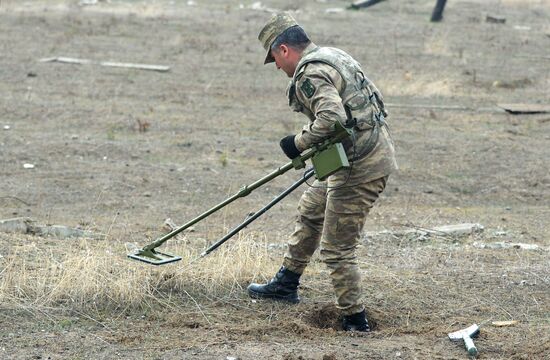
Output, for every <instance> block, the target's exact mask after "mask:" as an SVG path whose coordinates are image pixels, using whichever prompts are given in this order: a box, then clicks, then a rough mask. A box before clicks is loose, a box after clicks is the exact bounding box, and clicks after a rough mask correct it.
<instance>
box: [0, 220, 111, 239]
mask: <svg viewBox="0 0 550 360" xmlns="http://www.w3.org/2000/svg"><path fill="white" fill-rule="evenodd" d="M0 231H1V232H6V233H19V234H32V235H39V236H53V237H56V238H58V239H66V238H78V237H86V238H92V239H97V238H102V237H103V235H99V234H96V233H93V232H91V231H87V230H82V229H76V228H70V227H67V226H62V225H37V224H34V220H32V219H31V218H28V217H21V218H13V219H5V220H0Z"/></svg>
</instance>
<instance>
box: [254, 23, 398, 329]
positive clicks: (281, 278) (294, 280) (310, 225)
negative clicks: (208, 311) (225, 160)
mask: <svg viewBox="0 0 550 360" xmlns="http://www.w3.org/2000/svg"><path fill="white" fill-rule="evenodd" d="M258 38H259V40H260V42H261V43H262V45H263V46H264V48H265V50H266V51H267V56H266V58H265V62H264V63H265V64H268V63H272V62H275V65H276V66H277V69H281V70H283V71H284V72H285V73H286V74H287V75H288V77H290V78H292V80H291V81H290V84H289V87H288V89H287V93H288V99H289V105H290V107H291V108H292V109H293V110H294V111H297V112H302V113H304V114H305V115H306V116H307V117H308V118H309V122H308V124H307V125H305V126H304V127H303V129H302V130H301V132H300V133H298V134H296V135H289V136H286V137H284V138H283V139H282V140H281V142H280V146H281V148H282V150H283V152H284V153H285V154H286V155H287V156H288V157H289V158H290V159H293V158H295V157H297V156H299V155H300V153H301V152H302V151H304V150H306V149H308V148H310V147H311V146H312V145H314V144H317V143H320V142H323V141H324V140H325V139H327V138H328V137H330V136H331V134H332V132H333V131H334V124H335V123H336V122H337V121H338V122H340V123H341V124H343V125H345V126H346V127H348V128H353V134H354V135H353V136H352V137H350V138H349V139H346V141H345V142H344V148H345V149H346V154H347V156H348V159H349V161H350V168H348V169H345V168H344V169H341V170H339V171H337V172H336V173H334V174H333V175H331V176H329V177H328V179H327V180H326V181H318V180H316V181H315V182H314V183H313V185H312V186H311V187H309V188H308V189H307V190H306V191H305V192H304V194H303V195H302V197H301V199H300V202H299V205H298V212H299V216H298V220H297V222H296V227H295V231H294V233H293V234H292V235H291V237H290V239H289V241H288V251H287V252H286V253H285V256H284V261H283V266H282V267H281V268H280V270H279V271H278V272H277V274H276V275H275V277H273V279H271V280H270V281H269V282H268V283H267V284H263V285H260V284H251V285H250V286H249V287H248V293H249V295H250V296H251V297H253V298H269V299H276V300H283V301H287V302H290V303H298V302H299V301H300V298H299V297H298V291H297V290H298V285H299V278H300V276H301V274H302V273H303V272H304V269H305V268H306V266H307V264H308V262H309V260H310V258H311V256H312V255H313V253H314V251H315V250H316V249H317V248H318V247H319V245H320V247H321V250H320V254H321V258H322V260H323V261H324V262H325V263H326V265H327V266H328V268H329V270H330V277H331V280H332V285H333V287H334V292H335V294H336V300H337V307H338V308H339V309H341V311H342V314H343V316H344V317H343V328H344V330H346V331H364V332H367V331H370V328H369V324H368V321H367V318H366V316H365V308H364V306H363V304H362V302H361V295H362V291H361V279H360V273H359V269H358V266H357V257H356V248H357V245H358V243H359V239H360V233H361V230H362V228H363V225H364V224H365V220H366V217H367V214H368V213H369V211H370V209H371V208H372V206H373V205H374V203H375V201H376V200H377V199H378V196H379V194H380V193H381V192H382V191H383V190H384V188H385V186H386V182H387V180H388V176H389V174H390V173H391V172H392V171H394V170H396V169H397V163H396V161H395V156H394V147H393V142H392V140H391V138H390V135H389V130H388V127H387V125H386V123H385V120H384V119H385V117H386V115H387V113H386V111H385V109H384V103H383V101H382V95H381V94H380V92H379V91H378V89H377V88H376V87H375V86H374V84H373V83H372V82H371V81H370V80H369V79H368V78H367V77H366V76H365V74H364V72H363V70H362V69H361V66H360V64H359V63H358V62H357V61H355V60H354V59H353V58H352V57H351V56H350V55H348V54H347V53H345V52H344V51H342V50H339V49H336V48H329V47H319V46H317V45H315V44H314V43H312V42H311V41H310V39H309V38H308V36H307V34H306V33H305V32H304V30H303V29H302V27H300V26H299V25H298V23H297V22H296V20H294V18H292V17H291V16H290V15H288V14H285V13H282V14H276V15H274V16H273V17H272V18H271V19H270V20H269V22H268V23H267V24H266V25H265V26H264V28H263V29H262V31H261V32H260V34H259V37H258Z"/></svg>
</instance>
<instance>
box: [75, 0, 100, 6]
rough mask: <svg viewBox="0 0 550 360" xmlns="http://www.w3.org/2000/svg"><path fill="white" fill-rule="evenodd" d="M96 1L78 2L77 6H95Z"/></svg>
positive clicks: (83, 0)
mask: <svg viewBox="0 0 550 360" xmlns="http://www.w3.org/2000/svg"><path fill="white" fill-rule="evenodd" d="M97 3H98V0H80V2H79V3H78V5H96V4H97Z"/></svg>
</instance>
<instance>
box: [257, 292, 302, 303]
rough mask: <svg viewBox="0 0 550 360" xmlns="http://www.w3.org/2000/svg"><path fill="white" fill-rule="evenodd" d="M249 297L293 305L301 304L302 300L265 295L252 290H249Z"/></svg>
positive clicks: (293, 297)
mask: <svg viewBox="0 0 550 360" xmlns="http://www.w3.org/2000/svg"><path fill="white" fill-rule="evenodd" d="M248 296H250V297H251V298H253V299H269V300H275V301H283V302H288V303H291V304H298V303H299V302H300V298H299V297H298V296H292V295H287V296H283V295H271V294H263V293H258V292H255V291H253V290H250V289H248Z"/></svg>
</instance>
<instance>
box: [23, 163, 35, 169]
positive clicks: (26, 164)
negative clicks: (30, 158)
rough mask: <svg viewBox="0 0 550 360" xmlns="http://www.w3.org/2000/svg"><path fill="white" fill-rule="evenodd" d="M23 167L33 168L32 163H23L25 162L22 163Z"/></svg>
mask: <svg viewBox="0 0 550 360" xmlns="http://www.w3.org/2000/svg"><path fill="white" fill-rule="evenodd" d="M23 168H24V169H34V164H28V163H25V164H23Z"/></svg>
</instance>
